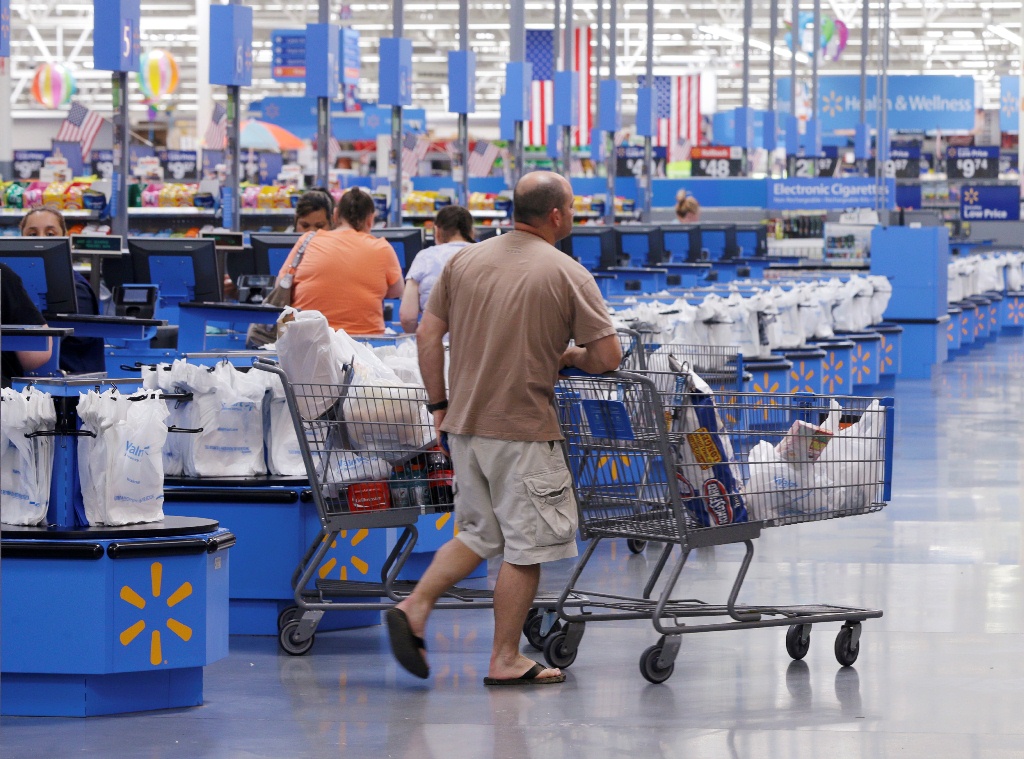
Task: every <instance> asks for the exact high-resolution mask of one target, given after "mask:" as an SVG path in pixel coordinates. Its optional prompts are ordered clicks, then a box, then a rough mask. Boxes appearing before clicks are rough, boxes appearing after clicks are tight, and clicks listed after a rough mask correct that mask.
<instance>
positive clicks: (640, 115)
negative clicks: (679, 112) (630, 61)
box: [636, 87, 658, 137]
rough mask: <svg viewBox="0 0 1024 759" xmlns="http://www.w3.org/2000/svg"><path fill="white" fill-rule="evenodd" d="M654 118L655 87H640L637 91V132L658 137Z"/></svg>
mask: <svg viewBox="0 0 1024 759" xmlns="http://www.w3.org/2000/svg"><path fill="white" fill-rule="evenodd" d="M657 126H658V125H657V123H656V121H655V118H654V88H653V87H638V88H637V91H636V133H637V134H638V135H639V136H641V137H656V136H657V134H658V128H657Z"/></svg>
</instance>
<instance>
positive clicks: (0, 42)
mask: <svg viewBox="0 0 1024 759" xmlns="http://www.w3.org/2000/svg"><path fill="white" fill-rule="evenodd" d="M10 57H11V0H0V58H10Z"/></svg>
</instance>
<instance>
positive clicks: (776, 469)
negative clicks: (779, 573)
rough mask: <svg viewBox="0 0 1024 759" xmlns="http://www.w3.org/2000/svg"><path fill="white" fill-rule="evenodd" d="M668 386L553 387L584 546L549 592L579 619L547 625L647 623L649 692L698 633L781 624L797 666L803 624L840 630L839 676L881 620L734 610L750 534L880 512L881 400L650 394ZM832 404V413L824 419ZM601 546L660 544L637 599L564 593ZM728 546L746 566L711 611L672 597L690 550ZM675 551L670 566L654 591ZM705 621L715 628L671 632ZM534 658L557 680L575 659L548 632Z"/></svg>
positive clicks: (562, 639)
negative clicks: (556, 671)
mask: <svg viewBox="0 0 1024 759" xmlns="http://www.w3.org/2000/svg"><path fill="white" fill-rule="evenodd" d="M684 369H686V367H684ZM668 379H669V378H668V377H661V376H658V373H656V372H655V373H650V372H649V373H648V374H647V375H640V374H636V373H624V372H619V373H614V374H611V375H603V376H599V377H592V376H572V377H566V378H562V379H561V380H560V382H559V385H558V387H557V388H556V401H557V405H558V412H559V420H560V423H561V425H562V428H563V433H564V435H565V441H566V442H565V446H566V451H567V455H568V460H569V462H570V469H571V470H572V473H573V481H574V486H575V489H576V496H577V500H578V504H579V510H580V528H581V532H582V535H583V538H584V539H586V540H589V541H590V542H589V545H588V547H587V549H586V551H585V552H584V554H583V556H582V557H581V558H580V560H579V562H578V563H577V565H576V567H575V568H574V570H573V572H572V574H571V576H570V578H569V581H568V582H567V584H566V586H565V589H564V590H563V593H562V599H568V598H569V597H570V596H571V595H573V594H582V595H585V596H586V597H587V599H588V602H587V606H586V611H581V610H570V609H568V608H564V607H563V606H561V605H559V606H558V615H559V617H560V618H561V619H562V620H563V621H565V622H566V623H567V626H568V627H569V628H571V627H572V626H573V625H575V624H581V623H584V622H594V621H605V620H607V621H618V620H635V619H649V620H651V622H652V623H653V625H654V628H655V630H657V632H659V633H660V634H661V639H660V640H659V641H658V642H657V643H656V644H655V645H653V646H651V647H650V648H648V649H647V650H645V651H644V652H643V655H642V656H641V658H640V671H641V673H642V674H643V676H644V677H645V678H646V679H647V680H649V681H650V682H654V683H659V682H664V681H665V680H667V679H668V678H669V677H670V676H671V675H672V672H673V670H674V667H675V664H674V662H675V659H676V656H677V654H678V652H679V648H680V643H681V638H680V635H682V634H684V633H694V632H704V631H715V630H731V629H746V628H753V627H770V626H784V625H788V626H789V631H788V633H787V635H786V650H787V651H788V652H789V654H790V656H792V657H793V658H794V659H802V658H803V657H804V656H805V655H806V653H807V650H808V647H809V645H810V632H811V625H813V624H817V623H822V622H841V623H842V628H841V630H840V632H839V635H838V637H837V638H836V642H835V654H836V658H837V660H838V661H839V663H840V664H842V665H844V666H848V665H850V664H853V662H854V661H856V659H857V655H858V653H859V640H860V634H861V622H862V621H863V620H865V619H871V618H876V617H880V616H882V612H881V611H878V610H870V609H859V608H852V607H845V606H837V605H829V604H818V605H802V606H761V605H758V606H748V605H740V604H738V602H737V599H738V597H739V593H740V590H741V588H742V585H743V581H744V578H745V577H746V574H747V570H748V569H749V567H750V563H751V560H752V558H753V554H754V546H753V541H754V539H756V538H758V537H759V536H760V534H761V531H762V530H763V529H764V528H766V527H773V526H781V525H791V524H797V523H802V522H814V521H821V520H825V519H834V518H837V517H846V516H854V515H858V514H867V513H870V512H874V511H877V510H879V509H881V508H882V507H883V506H884V505H885V503H886V502H887V501H888V499H889V494H890V483H891V475H892V447H893V442H892V427H893V423H892V418H893V416H892V415H893V405H892V400H891V399H881V400H880V401H878V402H875V403H869V401H871V400H872V399H865V398H846V397H844V398H834V399H829V398H825V397H815V396H803V395H768V394H754V393H738V392H729V393H716V394H714V395H713V396H712V395H709V394H706V393H703V392H700V391H699V390H698V389H697V387H696V386H695V384H694V382H695V381H694V380H693V379H692V377H691V375H690V374H689V373H688V372H687V371H681V372H677V373H672V374H671V380H672V381H671V387H667V388H665V389H662V390H659V385H660V386H662V387H665V386H666V385H668V384H669V383H668ZM712 398H713V400H714V403H713V404H712V402H711V401H712ZM833 400H834V401H835V402H837V403H838V404H839V405H840V406H841V408H836V407H833V406H832V401H833ZM823 422H824V424H825V425H831V426H830V429H835V430H836V432H835V433H834V434H833V435H832V436H831V437H828V436H827V435H826V434H825V432H823V431H822V430H821V426H820V425H822V423H823ZM813 430H817V433H816V435H815V434H813V433H812V431H813ZM826 438H827V440H826ZM830 446H831V450H830ZM784 457H786V458H784ZM815 457H817V458H816V460H815ZM744 520H745V521H744ZM607 538H626V539H637V540H645V541H650V542H652V543H656V544H661V546H662V548H661V552H660V555H659V557H658V559H657V561H656V563H655V566H654V568H653V570H652V572H651V574H650V576H649V577H648V579H647V581H646V585H645V587H644V588H643V591H642V593H641V594H640V595H639V596H623V595H614V594H609V593H604V592H600V591H593V590H583V589H581V588H579V587H578V585H579V583H580V579H581V576H582V575H583V573H584V571H585V570H586V568H587V566H588V564H589V563H590V560H591V559H592V558H593V556H594V555H595V552H596V551H597V548H598V546H599V545H600V544H601V541H603V540H605V539H607ZM731 543H742V544H744V546H745V548H746V553H745V555H744V558H743V561H742V563H741V565H740V568H739V571H738V573H737V576H736V578H735V580H734V582H733V584H732V589H731V591H730V593H729V596H728V600H727V601H726V603H725V604H712V603H707V602H705V601H700V600H697V599H675V598H673V597H672V594H673V591H674V588H675V586H676V584H677V582H678V580H679V576H680V573H681V572H682V569H683V566H684V564H685V563H686V559H687V557H688V556H689V554H690V551H692V550H694V549H696V548H701V547H710V546H716V545H725V544H731ZM677 546H678V547H679V548H680V549H681V556H680V557H679V558H678V559H677V560H676V561H675V563H674V564H673V565H672V566H671V568H670V570H669V571H668V573H667V576H666V577H664V578H663V575H664V572H665V569H666V567H667V566H668V562H669V559H670V556H671V554H672V552H673V550H674V549H675V548H676V547H677ZM662 579H664V582H663V583H661V580H662ZM659 588H660V589H659ZM713 617H726V618H727V619H724V620H714V621H701V622H699V623H695V624H691V623H688V622H685V621H684V620H687V619H689V618H696V619H699V620H705V619H707V618H713ZM544 653H545V658H546V659H547V661H548V663H549V664H551V665H552V666H558V667H566V666H569V665H571V664H572V662H573V661H574V660H575V658H576V653H577V646H576V645H574V642H573V641H572V640H570V639H568V638H567V637H566V636H565V633H563V632H559V633H557V634H555V635H553V636H551V637H549V638H548V640H547V641H546V644H545V649H544Z"/></svg>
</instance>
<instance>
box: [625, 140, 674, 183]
mask: <svg viewBox="0 0 1024 759" xmlns="http://www.w3.org/2000/svg"><path fill="white" fill-rule="evenodd" d="M652 164H653V165H652V167H651V171H652V173H653V174H654V176H656V177H663V176H665V148H654V160H653V161H652ZM643 174H644V149H643V148H642V147H641V146H639V145H620V146H619V147H618V148H616V150H615V176H617V177H642V176H643Z"/></svg>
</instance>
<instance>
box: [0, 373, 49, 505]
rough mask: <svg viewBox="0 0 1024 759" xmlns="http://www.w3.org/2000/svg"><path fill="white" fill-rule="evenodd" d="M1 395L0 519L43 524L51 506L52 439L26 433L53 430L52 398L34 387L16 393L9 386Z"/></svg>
mask: <svg viewBox="0 0 1024 759" xmlns="http://www.w3.org/2000/svg"><path fill="white" fill-rule="evenodd" d="M0 397H2V401H0V402H2V403H3V414H2V417H0V490H2V491H3V493H2V495H3V497H2V499H0V504H2V506H0V521H2V522H3V523H5V524H15V525H36V524H42V523H43V522H44V521H45V520H46V510H47V509H48V508H49V505H50V479H51V471H52V469H53V438H52V437H46V436H43V437H35V438H28V437H25V436H26V435H27V434H31V433H33V432H39V431H43V430H48V431H52V430H53V428H54V424H55V422H56V413H55V412H54V408H53V399H52V398H51V397H50V395H49V394H48V393H40V392H39V391H37V390H26V391H25V392H24V393H19V392H16V391H14V390H12V389H11V388H4V389H3V392H2V396H0Z"/></svg>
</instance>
